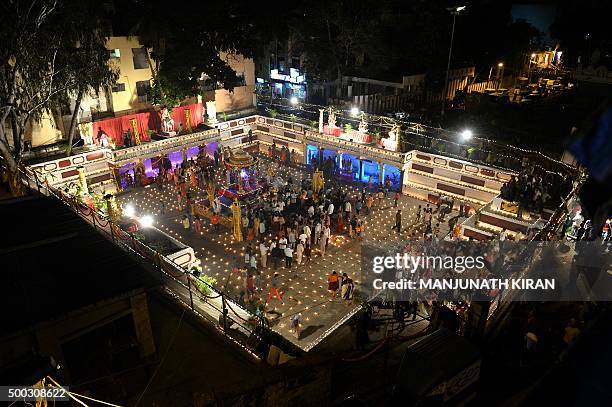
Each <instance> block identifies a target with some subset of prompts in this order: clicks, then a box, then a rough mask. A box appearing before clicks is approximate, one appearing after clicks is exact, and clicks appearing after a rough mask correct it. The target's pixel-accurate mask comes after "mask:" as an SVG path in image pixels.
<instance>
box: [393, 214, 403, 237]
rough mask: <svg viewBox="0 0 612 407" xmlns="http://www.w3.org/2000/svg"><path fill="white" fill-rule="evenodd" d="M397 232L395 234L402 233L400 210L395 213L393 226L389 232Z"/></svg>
mask: <svg viewBox="0 0 612 407" xmlns="http://www.w3.org/2000/svg"><path fill="white" fill-rule="evenodd" d="M393 229H395V230H397V233H402V210H401V209H398V210H397V212H396V213H395V226H393V227H392V228H391V230H393Z"/></svg>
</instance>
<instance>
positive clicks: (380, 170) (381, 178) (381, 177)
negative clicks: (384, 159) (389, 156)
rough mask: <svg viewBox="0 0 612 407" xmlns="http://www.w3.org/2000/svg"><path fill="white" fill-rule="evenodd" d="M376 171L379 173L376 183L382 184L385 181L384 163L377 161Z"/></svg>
mask: <svg viewBox="0 0 612 407" xmlns="http://www.w3.org/2000/svg"><path fill="white" fill-rule="evenodd" d="M378 173H379V174H380V175H379V177H378V183H379V184H380V185H381V186H382V185H384V183H385V164H383V163H381V162H379V163H378Z"/></svg>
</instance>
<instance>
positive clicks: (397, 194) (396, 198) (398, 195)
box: [393, 191, 400, 208]
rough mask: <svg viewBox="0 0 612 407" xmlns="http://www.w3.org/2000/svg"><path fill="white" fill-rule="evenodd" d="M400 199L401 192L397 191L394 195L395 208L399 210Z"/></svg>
mask: <svg viewBox="0 0 612 407" xmlns="http://www.w3.org/2000/svg"><path fill="white" fill-rule="evenodd" d="M399 199H400V193H399V191H395V195H393V206H394V207H395V208H397V201H399Z"/></svg>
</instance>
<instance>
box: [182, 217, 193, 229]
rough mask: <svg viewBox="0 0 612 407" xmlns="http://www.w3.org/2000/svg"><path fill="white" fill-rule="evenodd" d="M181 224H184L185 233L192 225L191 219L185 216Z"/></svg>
mask: <svg viewBox="0 0 612 407" xmlns="http://www.w3.org/2000/svg"><path fill="white" fill-rule="evenodd" d="M181 222H182V223H183V229H185V231H188V230H189V229H190V227H191V225H190V223H189V218H188V217H187V215H183V220H182V221H181Z"/></svg>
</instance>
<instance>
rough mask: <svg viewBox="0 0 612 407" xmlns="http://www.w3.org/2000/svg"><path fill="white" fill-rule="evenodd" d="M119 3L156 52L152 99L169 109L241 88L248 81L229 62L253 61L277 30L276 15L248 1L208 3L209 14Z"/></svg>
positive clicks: (127, 0)
mask: <svg viewBox="0 0 612 407" xmlns="http://www.w3.org/2000/svg"><path fill="white" fill-rule="evenodd" d="M118 3H119V5H118V7H119V9H120V13H118V14H120V15H122V16H124V17H125V24H123V25H125V26H126V27H127V26H130V28H129V34H130V35H134V36H138V38H139V40H140V42H141V43H142V44H143V45H144V46H145V47H146V48H147V49H148V50H150V54H149V55H150V59H149V64H150V66H151V70H152V72H153V83H152V88H151V96H152V99H153V100H154V103H156V104H162V105H167V106H169V107H171V106H173V105H175V104H177V103H178V102H179V101H181V100H183V99H185V98H186V97H191V96H195V95H197V94H199V93H201V92H202V91H203V90H204V89H211V90H212V89H217V88H219V87H223V88H224V89H226V90H229V91H231V90H233V88H234V87H235V86H240V85H241V84H242V81H243V78H241V77H239V76H238V75H236V72H235V71H234V70H233V69H232V68H231V66H230V64H229V63H228V58H231V55H233V54H241V55H242V56H244V57H246V58H252V57H253V56H254V55H255V52H256V50H257V49H258V47H259V45H260V44H261V43H262V42H265V41H266V40H269V38H271V37H270V36H271V35H272V33H271V31H270V27H271V26H274V21H273V19H272V16H273V13H270V12H268V11H267V10H265V9H266V7H261V6H260V5H259V4H257V3H256V2H252V1H247V0H243V1H232V2H211V3H206V7H205V9H204V14H200V13H197V12H186V11H185V10H184V8H182V7H168V6H167V2H166V1H162V0H152V1H147V2H142V1H135V0H122V1H119V2H118ZM134 23H135V24H134ZM228 55H229V56H228Z"/></svg>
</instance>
